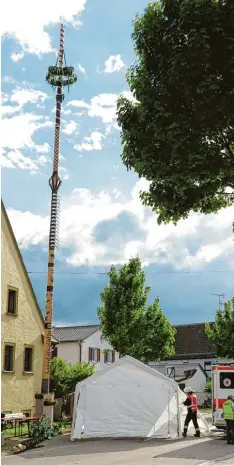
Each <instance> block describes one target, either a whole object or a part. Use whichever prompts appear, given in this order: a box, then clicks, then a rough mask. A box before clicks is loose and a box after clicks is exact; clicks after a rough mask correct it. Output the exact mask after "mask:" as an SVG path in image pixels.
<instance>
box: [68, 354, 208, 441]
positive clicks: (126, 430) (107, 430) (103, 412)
mask: <svg viewBox="0 0 234 466" xmlns="http://www.w3.org/2000/svg"><path fill="white" fill-rule="evenodd" d="M184 400H185V395H184V393H183V392H182V391H181V390H180V388H179V386H178V384H177V383H176V382H175V381H174V380H171V379H169V378H168V377H166V376H165V375H163V374H161V373H160V372H157V371H156V370H154V369H151V368H150V367H148V366H146V365H145V364H143V363H141V362H139V361H137V360H136V359H134V358H132V357H130V356H125V357H123V358H121V359H120V360H118V361H117V362H115V363H114V364H111V365H107V366H106V367H105V368H104V369H103V370H101V371H99V372H97V373H96V374H94V375H92V376H91V377H88V378H87V379H85V380H84V381H82V382H80V383H78V384H77V386H76V391H75V398H74V411H73V423H72V432H71V440H76V439H80V438H94V437H122V438H123V437H125V438H126V437H127V438H129V437H143V438H147V437H148V438H151V437H155V438H176V437H180V436H181V433H182V428H183V425H182V424H183V422H184V416H185V412H186V409H185V407H184V406H183V401H184ZM201 424H202V425H201ZM200 427H202V430H203V431H206V430H207V429H208V426H207V424H206V423H205V421H204V419H200ZM193 433H194V431H193Z"/></svg>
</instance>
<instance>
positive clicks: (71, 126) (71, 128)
mask: <svg viewBox="0 0 234 466" xmlns="http://www.w3.org/2000/svg"><path fill="white" fill-rule="evenodd" d="M76 128H77V123H76V122H75V121H73V120H71V121H69V122H68V123H65V128H64V129H63V133H65V134H68V135H70V134H73V133H74V132H75V130H76Z"/></svg>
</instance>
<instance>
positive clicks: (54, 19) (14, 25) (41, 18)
mask: <svg viewBox="0 0 234 466" xmlns="http://www.w3.org/2000/svg"><path fill="white" fill-rule="evenodd" d="M85 4H86V0H69V1H67V2H64V1H63V0H57V1H56V3H55V2H53V1H52V2H45V1H44V2H43V1H42V2H34V1H31V0H22V1H21V2H16V1H15V0H8V1H7V2H6V3H5V5H4V9H3V10H2V18H1V20H2V35H3V36H4V34H6V35H8V36H11V37H14V38H15V39H16V40H17V42H18V43H19V44H20V46H21V47H22V49H23V51H25V52H27V53H33V54H36V55H39V54H41V53H48V52H52V51H53V48H52V44H51V37H50V35H49V33H48V32H47V31H46V30H45V28H47V27H48V26H50V25H53V24H59V23H60V21H61V20H62V21H64V22H65V23H72V24H73V25H74V26H76V25H78V24H80V14H81V13H82V11H83V10H84V7H85ZM58 41H59V30H58V40H57V42H58Z"/></svg>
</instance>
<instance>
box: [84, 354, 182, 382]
mask: <svg viewBox="0 0 234 466" xmlns="http://www.w3.org/2000/svg"><path fill="white" fill-rule="evenodd" d="M126 363H129V364H132V365H133V366H135V367H138V368H139V369H141V370H142V371H144V372H148V374H151V375H153V376H154V377H156V378H160V379H162V380H165V381H166V382H167V383H168V384H170V385H173V386H174V387H178V384H177V382H175V381H174V380H172V379H169V378H168V377H167V376H166V375H164V374H161V372H158V371H156V370H155V369H152V368H151V367H149V366H147V365H146V364H144V363H143V362H141V361H138V360H137V359H134V358H132V357H131V356H123V357H122V358H120V359H119V360H118V361H116V362H114V363H112V364H110V365H106V366H105V367H104V369H102V370H100V371H98V372H96V373H95V374H93V375H91V376H90V377H88V378H87V379H85V380H83V381H82V382H78V383H77V385H81V386H84V385H87V384H89V383H90V382H93V381H94V380H95V379H97V378H99V377H102V375H104V374H106V373H107V372H109V371H113V370H115V368H116V367H118V366H122V365H124V364H126Z"/></svg>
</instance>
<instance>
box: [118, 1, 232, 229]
mask: <svg viewBox="0 0 234 466" xmlns="http://www.w3.org/2000/svg"><path fill="white" fill-rule="evenodd" d="M132 37H133V41H134V46H135V52H136V56H137V61H136V63H135V64H134V65H133V66H132V67H131V68H130V69H129V70H128V72H127V81H128V84H129V86H130V89H131V91H132V93H133V96H134V98H135V101H134V100H128V99H126V98H124V97H123V96H121V97H120V98H119V101H118V106H117V117H118V123H119V125H120V127H121V129H122V144H123V153H122V160H123V162H124V164H125V165H126V167H127V168H128V169H133V170H135V171H136V172H137V173H138V174H139V176H140V177H145V178H146V179H147V180H148V181H150V188H149V192H147V193H146V192H143V193H141V199H142V201H143V203H144V204H145V205H149V206H151V207H152V208H153V210H154V211H155V212H156V213H157V214H158V223H161V222H165V223H166V222H170V221H173V222H174V223H176V222H177V221H178V220H179V219H181V218H186V217H187V216H188V214H189V212H190V211H194V212H202V213H204V214H209V213H213V212H217V211H218V210H219V209H221V208H222V207H226V206H228V205H231V204H232V203H233V201H234V195H233V194H227V193H226V191H227V190H229V192H230V193H232V192H233V190H234V112H233V108H234V84H233V83H234V60H233V56H234V2H233V0H225V1H224V0H162V1H161V2H160V3H159V2H155V3H151V4H150V5H149V6H148V7H147V8H146V9H145V12H144V14H143V15H142V16H137V18H136V20H135V23H134V32H133V34H132Z"/></svg>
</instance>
